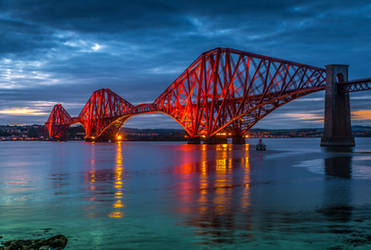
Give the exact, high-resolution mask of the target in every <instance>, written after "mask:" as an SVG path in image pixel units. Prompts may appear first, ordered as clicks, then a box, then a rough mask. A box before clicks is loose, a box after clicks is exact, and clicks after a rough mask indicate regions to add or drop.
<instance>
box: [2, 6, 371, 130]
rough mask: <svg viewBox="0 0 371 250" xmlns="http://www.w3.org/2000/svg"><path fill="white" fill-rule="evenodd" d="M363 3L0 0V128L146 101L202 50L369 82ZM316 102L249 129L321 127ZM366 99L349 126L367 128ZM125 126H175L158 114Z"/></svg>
mask: <svg viewBox="0 0 371 250" xmlns="http://www.w3.org/2000/svg"><path fill="white" fill-rule="evenodd" d="M370 30H371V2H369V1H341V0H339V1H331V0H323V1H264V0H261V1H97V0H89V1H83V0H80V1H79V0H73V1H52V0H50V1H42V0H32V1H26V0H2V1H0V34H1V40H0V65H1V67H0V124H9V123H12V124H14V123H18V124H19V123H21V124H33V123H37V124H42V123H44V122H45V121H46V120H47V117H48V113H49V112H50V111H51V109H52V106H53V105H54V104H56V103H62V104H63V106H64V107H65V108H66V109H67V110H68V112H69V113H70V114H71V115H78V114H79V112H80V111H81V109H82V108H83V106H84V104H85V102H86V101H87V100H88V98H89V97H90V95H91V94H92V92H93V91H94V90H96V89H100V88H111V89H112V90H113V91H115V92H116V93H118V94H119V95H121V96H122V97H123V98H125V99H126V100H128V101H129V102H131V103H133V104H139V103H143V102H151V101H153V100H154V99H155V98H156V97H157V96H159V95H160V94H161V93H162V91H164V90H165V89H166V88H167V86H168V85H170V84H171V82H172V81H173V80H175V79H176V78H177V76H178V75H179V74H180V73H182V72H183V71H184V70H185V69H186V68H187V67H188V65H189V64H191V63H192V61H193V60H194V59H196V58H197V57H198V56H199V55H200V54H201V53H202V52H203V51H206V50H210V49H213V48H216V47H231V48H236V49H239V50H245V51H250V52H254V53H259V54H263V55H268V56H273V57H278V58H283V59H287V60H292V61H297V62H301V63H305V64H310V65H315V66H320V67H324V65H326V64H333V63H341V64H349V65H350V79H357V78H365V77H371V65H370V63H369V62H370V60H371V46H370V44H371V43H370V42H371V32H370ZM323 94H324V93H316V94H313V95H310V96H307V97H304V98H301V99H298V100H296V101H294V102H292V103H289V104H287V105H285V106H283V107H281V108H280V109H278V110H276V111H275V112H273V113H272V114H270V115H268V116H267V117H266V118H264V119H263V120H262V121H260V122H259V123H257V124H256V126H255V127H263V128H299V127H300V128H301V127H321V126H322V116H323V106H324V104H323ZM370 97H371V91H370V92H363V93H355V94H351V108H352V112H353V125H371V98H370ZM127 126H129V127H139V128H149V127H164V128H165V127H166V128H180V126H179V125H177V123H176V122H175V121H173V120H172V119H171V118H168V117H166V116H164V115H143V116H138V117H135V118H132V119H130V120H129V122H128V123H127Z"/></svg>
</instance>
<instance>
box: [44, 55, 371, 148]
mask: <svg viewBox="0 0 371 250" xmlns="http://www.w3.org/2000/svg"><path fill="white" fill-rule="evenodd" d="M326 76H327V71H326V69H324V68H320V67H314V66H310V65H305V64H301V63H296V62H291V61H287V60H282V59H278V58H273V57H268V56H263V55H258V54H254V53H250V52H245V51H240V50H236V49H231V48H216V49H213V50H210V51H207V52H204V53H202V54H201V55H200V56H199V57H198V58H197V59H196V60H195V61H194V62H193V63H192V64H191V65H190V66H189V67H188V68H187V69H186V70H185V71H184V72H183V73H182V74H181V75H180V76H179V77H178V78H177V79H176V80H175V81H174V82H173V83H171V84H170V86H169V87H168V88H167V89H166V90H165V91H164V92H163V93H162V94H161V95H160V96H158V97H157V98H156V99H155V100H154V102H152V103H144V104H139V105H136V106H134V105H132V104H131V103H130V102H128V101H127V100H125V99H124V98H122V97H121V96H119V95H118V94H116V93H115V92H113V91H112V90H110V89H99V90H97V91H95V92H94V93H93V94H92V95H91V97H90V98H89V100H88V101H87V103H86V104H85V106H84V107H83V109H82V111H81V112H80V114H79V115H78V116H77V117H71V116H70V115H69V114H68V112H67V111H66V110H65V109H64V108H63V107H62V105H61V104H57V105H55V106H54V108H53V110H52V112H51V114H50V116H49V119H48V121H47V122H46V123H45V125H46V127H47V129H48V133H49V137H50V138H51V139H57V140H60V139H64V138H66V135H67V130H68V127H69V126H70V125H72V124H74V123H81V124H82V126H83V127H84V129H85V133H86V136H85V139H86V140H107V139H113V138H115V136H116V134H117V133H118V132H119V130H120V128H121V127H122V126H123V125H124V124H125V122H126V121H127V120H128V119H130V118H131V117H133V116H136V115H140V114H146V113H163V114H166V115H168V116H170V117H172V118H173V119H174V120H176V121H177V122H178V123H179V124H180V125H181V126H182V127H183V128H184V130H185V131H186V132H187V134H188V136H189V140H190V141H192V140H193V141H195V142H197V141H198V140H199V139H200V138H202V139H203V140H212V139H213V138H217V137H218V135H220V134H223V132H225V131H229V133H228V134H231V135H232V137H233V138H237V141H238V138H243V136H244V134H246V132H247V131H248V130H249V129H250V128H251V127H252V126H253V125H254V124H255V123H257V122H258V121H259V120H260V119H262V118H263V117H265V116H266V115H268V114H269V113H271V112H272V111H274V110H275V109H277V108H278V107H280V106H282V105H284V104H286V103H288V102H291V101H293V100H295V99H297V98H300V97H302V96H305V95H308V94H312V93H314V92H317V91H322V90H325V89H326V86H327V85H328V84H326V82H327V81H328V79H327V78H326ZM346 78H347V76H346ZM346 80H347V79H346ZM346 80H344V76H343V75H342V74H339V75H338V77H337V80H336V81H337V85H338V91H340V92H342V93H345V94H346V95H347V93H348V92H354V91H363V90H369V89H371V78H370V79H362V80H356V81H346Z"/></svg>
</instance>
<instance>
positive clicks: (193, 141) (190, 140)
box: [187, 137, 201, 144]
mask: <svg viewBox="0 0 371 250" xmlns="http://www.w3.org/2000/svg"><path fill="white" fill-rule="evenodd" d="M187 143H188V144H201V139H200V138H199V137H195V138H188V140H187Z"/></svg>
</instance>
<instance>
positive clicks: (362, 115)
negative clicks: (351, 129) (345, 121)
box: [352, 109, 371, 121]
mask: <svg viewBox="0 0 371 250" xmlns="http://www.w3.org/2000/svg"><path fill="white" fill-rule="evenodd" d="M352 120H356V121H362V120H371V110H370V109H362V110H357V111H353V112H352Z"/></svg>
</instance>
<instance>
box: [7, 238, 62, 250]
mask: <svg viewBox="0 0 371 250" xmlns="http://www.w3.org/2000/svg"><path fill="white" fill-rule="evenodd" d="M0 238H1V236H0ZM67 241H68V240H67V238H66V237H65V236H64V235H56V236H53V237H51V238H49V239H36V240H11V241H5V242H1V243H0V250H25V249H28V250H30V249H35V250H36V249H45V250H48V249H53V250H60V249H64V248H65V247H66V245H67Z"/></svg>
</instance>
